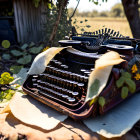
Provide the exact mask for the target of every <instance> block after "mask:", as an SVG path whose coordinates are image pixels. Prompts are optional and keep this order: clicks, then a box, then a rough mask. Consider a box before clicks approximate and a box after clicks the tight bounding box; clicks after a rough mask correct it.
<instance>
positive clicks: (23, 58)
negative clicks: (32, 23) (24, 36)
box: [0, 42, 44, 74]
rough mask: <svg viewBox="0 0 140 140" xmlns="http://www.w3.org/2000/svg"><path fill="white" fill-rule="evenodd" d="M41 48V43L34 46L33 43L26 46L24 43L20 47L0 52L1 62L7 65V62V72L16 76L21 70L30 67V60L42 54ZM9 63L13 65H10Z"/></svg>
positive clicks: (42, 45) (42, 46)
mask: <svg viewBox="0 0 140 140" xmlns="http://www.w3.org/2000/svg"><path fill="white" fill-rule="evenodd" d="M13 47H14V48H13ZM43 48H44V44H43V43H38V44H35V43H34V42H31V43H28V44H27V43H26V44H23V45H22V46H16V45H14V46H11V47H10V48H7V49H6V48H5V49H3V50H2V52H0V54H2V57H1V61H3V62H5V60H6V61H7V63H8V61H9V62H10V64H9V65H10V66H9V71H10V72H12V73H14V74H17V73H18V72H19V71H20V69H21V68H23V67H30V65H31V63H32V60H33V59H34V58H35V56H36V55H37V54H39V53H40V52H42V50H43ZM11 62H15V63H13V65H11ZM7 70H8V69H7Z"/></svg>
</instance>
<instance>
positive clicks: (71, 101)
mask: <svg viewBox="0 0 140 140" xmlns="http://www.w3.org/2000/svg"><path fill="white" fill-rule="evenodd" d="M75 101H76V99H75V98H71V97H69V98H68V102H69V103H75Z"/></svg>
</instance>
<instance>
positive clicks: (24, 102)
mask: <svg viewBox="0 0 140 140" xmlns="http://www.w3.org/2000/svg"><path fill="white" fill-rule="evenodd" d="M9 107H10V110H11V112H12V114H13V115H14V116H15V117H16V118H17V119H19V120H20V121H22V122H24V123H26V124H30V125H34V126H37V127H40V128H43V129H46V130H50V129H53V128H55V127H56V126H57V125H58V124H59V123H60V122H61V121H64V120H65V119H66V118H67V116H66V115H63V114H61V113H59V112H58V111H56V110H53V109H52V108H50V107H48V106H46V105H44V104H42V103H40V102H38V101H36V100H34V99H33V98H32V97H29V96H28V95H24V94H22V93H19V92H17V93H15V95H14V97H13V98H12V100H11V101H10V104H9ZM9 107H8V106H7V108H8V109H9ZM4 112H7V109H5V110H3V112H2V113H4Z"/></svg>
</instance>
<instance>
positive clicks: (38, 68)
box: [28, 47, 64, 75]
mask: <svg viewBox="0 0 140 140" xmlns="http://www.w3.org/2000/svg"><path fill="white" fill-rule="evenodd" d="M63 49H64V47H60V48H58V47H52V48H49V49H48V50H46V51H44V52H42V53H40V54H39V55H37V56H36V58H35V59H34V61H33V63H32V66H31V68H30V70H29V72H28V74H29V75H32V74H40V73H42V72H44V71H45V68H46V66H47V64H48V63H49V62H50V60H51V59H52V58H53V57H54V56H55V55H56V54H57V53H59V52H60V51H61V50H63Z"/></svg>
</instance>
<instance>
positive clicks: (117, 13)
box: [110, 3, 125, 17]
mask: <svg viewBox="0 0 140 140" xmlns="http://www.w3.org/2000/svg"><path fill="white" fill-rule="evenodd" d="M110 15H111V16H112V17H124V16H125V15H124V11H123V6H122V4H121V3H118V4H116V5H114V6H113V7H112V8H111V11H110Z"/></svg>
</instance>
